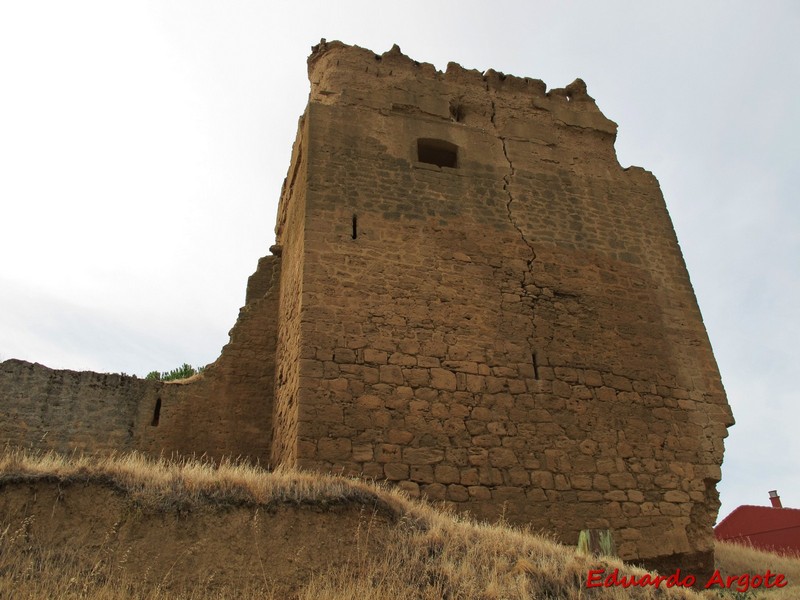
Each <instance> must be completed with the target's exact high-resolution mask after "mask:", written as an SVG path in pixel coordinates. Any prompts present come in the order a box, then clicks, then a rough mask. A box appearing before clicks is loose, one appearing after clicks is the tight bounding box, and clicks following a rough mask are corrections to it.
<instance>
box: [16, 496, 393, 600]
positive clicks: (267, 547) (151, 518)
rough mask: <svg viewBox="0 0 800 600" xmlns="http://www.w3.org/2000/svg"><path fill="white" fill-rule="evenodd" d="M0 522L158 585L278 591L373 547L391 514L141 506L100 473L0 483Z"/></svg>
mask: <svg viewBox="0 0 800 600" xmlns="http://www.w3.org/2000/svg"><path fill="white" fill-rule="evenodd" d="M0 514H2V515H3V517H4V519H3V520H4V521H7V522H11V523H15V522H16V523H25V526H24V535H25V537H26V538H27V539H28V540H29V541H35V543H36V545H38V546H40V547H45V548H49V549H51V550H52V551H54V552H58V553H63V554H64V556H65V557H66V556H71V557H75V558H77V559H78V560H80V561H82V562H83V563H84V564H82V565H74V568H75V569H76V570H77V571H82V572H83V571H87V570H88V571H91V570H92V569H94V568H96V567H97V566H98V565H100V566H101V567H102V568H104V569H107V568H108V567H109V566H111V571H112V572H113V571H117V572H118V574H119V575H120V576H124V577H127V578H130V579H131V580H134V581H140V582H141V583H143V584H145V586H152V587H159V588H161V589H162V590H164V591H165V592H167V591H171V590H172V591H179V590H187V589H192V588H193V587H195V586H197V585H202V586H203V587H206V588H210V589H224V588H243V589H251V590H254V591H255V590H259V589H262V588H263V590H264V591H270V590H271V591H272V592H273V593H274V594H275V595H276V597H279V598H281V597H286V596H289V595H292V594H293V593H296V592H297V591H298V590H299V589H301V588H302V587H303V586H304V585H305V584H306V583H307V582H308V580H309V579H310V577H311V576H312V575H313V574H315V573H320V572H323V571H326V570H329V569H332V568H333V569H335V568H341V567H343V566H345V565H347V564H352V563H354V562H356V561H357V560H358V559H363V558H364V557H365V556H370V555H374V554H376V553H378V552H380V551H381V547H382V545H383V541H384V540H386V539H387V538H388V537H389V532H390V529H391V527H392V523H393V522H394V521H395V518H394V517H393V516H392V515H389V514H388V513H387V511H385V510H384V511H380V510H377V509H376V510H374V511H373V510H371V509H370V508H369V507H367V506H363V505H362V506H359V505H356V504H353V503H344V504H339V505H329V506H326V507H324V508H321V507H318V506H312V505H310V504H306V505H294V506H293V505H289V504H284V505H281V506H273V507H263V506H241V505H240V506H233V505H230V506H226V505H219V504H218V505H213V504H209V505H206V506H198V507H184V508H180V507H176V508H175V509H173V510H166V511H165V510H158V509H154V508H142V507H140V506H136V505H135V504H134V503H132V502H131V500H130V498H129V497H127V496H126V495H125V494H123V493H122V492H121V491H120V490H118V489H114V488H113V486H112V485H110V484H108V483H102V482H88V483H67V484H59V483H53V482H47V481H40V482H31V483H14V484H8V485H5V486H3V488H2V493H0Z"/></svg>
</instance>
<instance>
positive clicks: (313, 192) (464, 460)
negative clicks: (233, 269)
mask: <svg viewBox="0 0 800 600" xmlns="http://www.w3.org/2000/svg"><path fill="white" fill-rule="evenodd" d="M308 64H309V77H310V80H311V95H310V99H309V103H308V108H307V110H306V113H305V114H304V116H303V118H302V119H301V122H300V127H299V132H298V137H297V141H296V142H295V148H294V153H293V159H292V166H291V168H290V172H289V176H288V178H287V180H286V183H285V186H284V190H283V194H282V197H281V204H280V208H279V217H278V224H277V230H276V231H277V240H278V244H279V246H280V248H281V262H282V269H283V273H282V279H281V285H280V301H279V305H280V312H281V318H280V319H279V324H278V336H277V370H276V388H275V410H274V413H273V414H274V432H275V435H274V438H273V455H272V456H273V463H286V464H290V465H298V466H300V467H303V468H306V469H314V470H323V471H335V472H339V471H342V470H344V471H345V472H346V473H353V474H362V475H365V476H368V477H376V478H381V479H388V480H390V481H394V482H397V484H398V485H399V486H400V487H402V488H404V489H406V490H408V491H409V492H410V493H412V494H414V495H417V494H422V495H425V496H427V497H429V498H432V499H436V500H439V499H441V500H447V501H450V502H452V503H453V504H455V505H456V506H457V507H459V508H463V509H466V510H469V511H470V512H471V513H473V514H474V515H476V516H477V517H479V518H489V519H493V518H497V517H499V516H500V515H501V514H502V515H504V517H505V518H506V519H507V520H509V521H511V522H514V523H529V524H531V525H533V527H534V528H541V529H544V530H548V531H554V532H555V533H556V534H557V535H558V537H559V538H560V539H561V540H563V541H564V542H567V543H575V541H576V539H577V535H578V531H579V530H580V529H583V528H611V529H613V530H614V532H615V536H616V539H617V543H618V547H619V552H620V555H621V556H622V557H623V558H629V559H634V558H635V559H638V560H641V561H644V562H645V563H646V564H648V565H651V566H657V567H661V568H674V567H678V566H680V567H682V568H684V569H688V570H694V571H696V572H702V571H704V570H705V569H707V568H709V567H711V565H712V562H709V561H710V558H711V555H712V543H713V540H712V534H711V527H712V525H713V523H714V520H715V518H716V513H717V509H718V500H717V492H716V489H715V484H716V482H717V481H718V480H719V479H720V464H721V462H722V450H723V444H722V440H723V438H724V437H725V435H726V427H727V426H728V425H730V424H732V422H733V421H732V418H731V413H730V409H729V407H728V404H727V401H726V397H725V393H724V390H723V388H722V385H721V382H720V376H719V372H718V369H717V366H716V363H715V360H714V357H713V355H712V352H711V347H710V344H709V341H708V337H707V335H706V331H705V328H704V326H703V322H702V319H701V316H700V312H699V310H698V307H697V303H696V300H695V297H694V293H693V290H692V287H691V284H690V282H689V277H688V274H687V272H686V267H685V264H684V261H683V258H682V256H681V252H680V249H679V247H678V243H677V240H676V237H675V233H674V231H673V228H672V224H671V221H670V218H669V216H668V214H667V210H666V207H665V205H664V201H663V198H662V196H661V193H660V191H659V187H658V182H657V181H656V179H655V177H653V175H652V174H650V173H649V172H647V171H645V170H643V169H640V168H636V167H631V168H628V169H623V168H621V167H620V165H619V163H618V162H617V159H616V155H615V152H614V139H615V135H616V129H617V127H616V125H615V123H613V122H612V121H610V120H608V119H607V118H606V117H604V116H603V114H602V113H601V112H600V110H599V109H598V108H597V106H596V105H595V102H594V100H593V99H592V98H591V97H590V96H589V95H588V94H587V91H586V86H585V85H584V83H583V82H582V81H580V80H576V81H575V82H574V83H572V84H570V85H569V86H567V87H566V88H563V89H553V90H550V91H549V92H546V90H545V85H544V84H543V83H542V82H541V81H538V80H532V79H527V78H518V77H512V76H505V75H503V74H501V73H496V72H493V71H488V72H487V73H485V74H481V73H479V72H477V71H469V70H465V69H463V68H461V67H460V66H458V65H455V64H450V65H448V68H447V70H446V72H444V73H441V72H438V71H436V70H435V69H434V67H433V66H432V65H429V64H420V63H417V62H415V61H413V60H411V59H410V58H408V57H406V56H404V55H403V54H401V53H400V51H399V49H398V48H397V47H395V48H393V49H392V50H391V51H389V52H387V53H384V54H383V55H375V54H373V53H372V52H370V51H368V50H364V49H361V48H357V47H350V46H346V45H343V44H341V43H338V42H333V43H324V42H323V43H321V44H320V45H319V46H316V47H315V48H314V51H313V53H312V55H311V57H310V58H309V63H308Z"/></svg>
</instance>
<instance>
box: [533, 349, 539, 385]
mask: <svg viewBox="0 0 800 600" xmlns="http://www.w3.org/2000/svg"><path fill="white" fill-rule="evenodd" d="M531 362H532V363H533V378H534V379H539V361H538V360H536V352H533V353H532V354H531Z"/></svg>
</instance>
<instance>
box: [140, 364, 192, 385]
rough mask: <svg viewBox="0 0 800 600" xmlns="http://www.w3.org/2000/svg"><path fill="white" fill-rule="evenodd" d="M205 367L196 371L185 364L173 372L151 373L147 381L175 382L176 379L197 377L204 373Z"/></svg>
mask: <svg viewBox="0 0 800 600" xmlns="http://www.w3.org/2000/svg"><path fill="white" fill-rule="evenodd" d="M203 369H204V367H197V368H196V369H195V368H194V367H193V366H192V365H190V364H189V363H183V364H182V365H181V366H180V367H178V368H177V369H172V370H171V371H163V372H161V373H159V372H158V371H150V372H149V373H148V374H147V376H146V377H145V379H160V380H161V381H174V380H176V379H186V378H188V377H191V376H192V375H197V374H198V373H202V372H203Z"/></svg>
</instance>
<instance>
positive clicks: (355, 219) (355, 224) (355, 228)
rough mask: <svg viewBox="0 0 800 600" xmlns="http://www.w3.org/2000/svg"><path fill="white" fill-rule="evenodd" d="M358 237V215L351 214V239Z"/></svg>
mask: <svg viewBox="0 0 800 600" xmlns="http://www.w3.org/2000/svg"><path fill="white" fill-rule="evenodd" d="M357 237H358V217H357V216H356V215H353V239H356V238H357Z"/></svg>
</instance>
